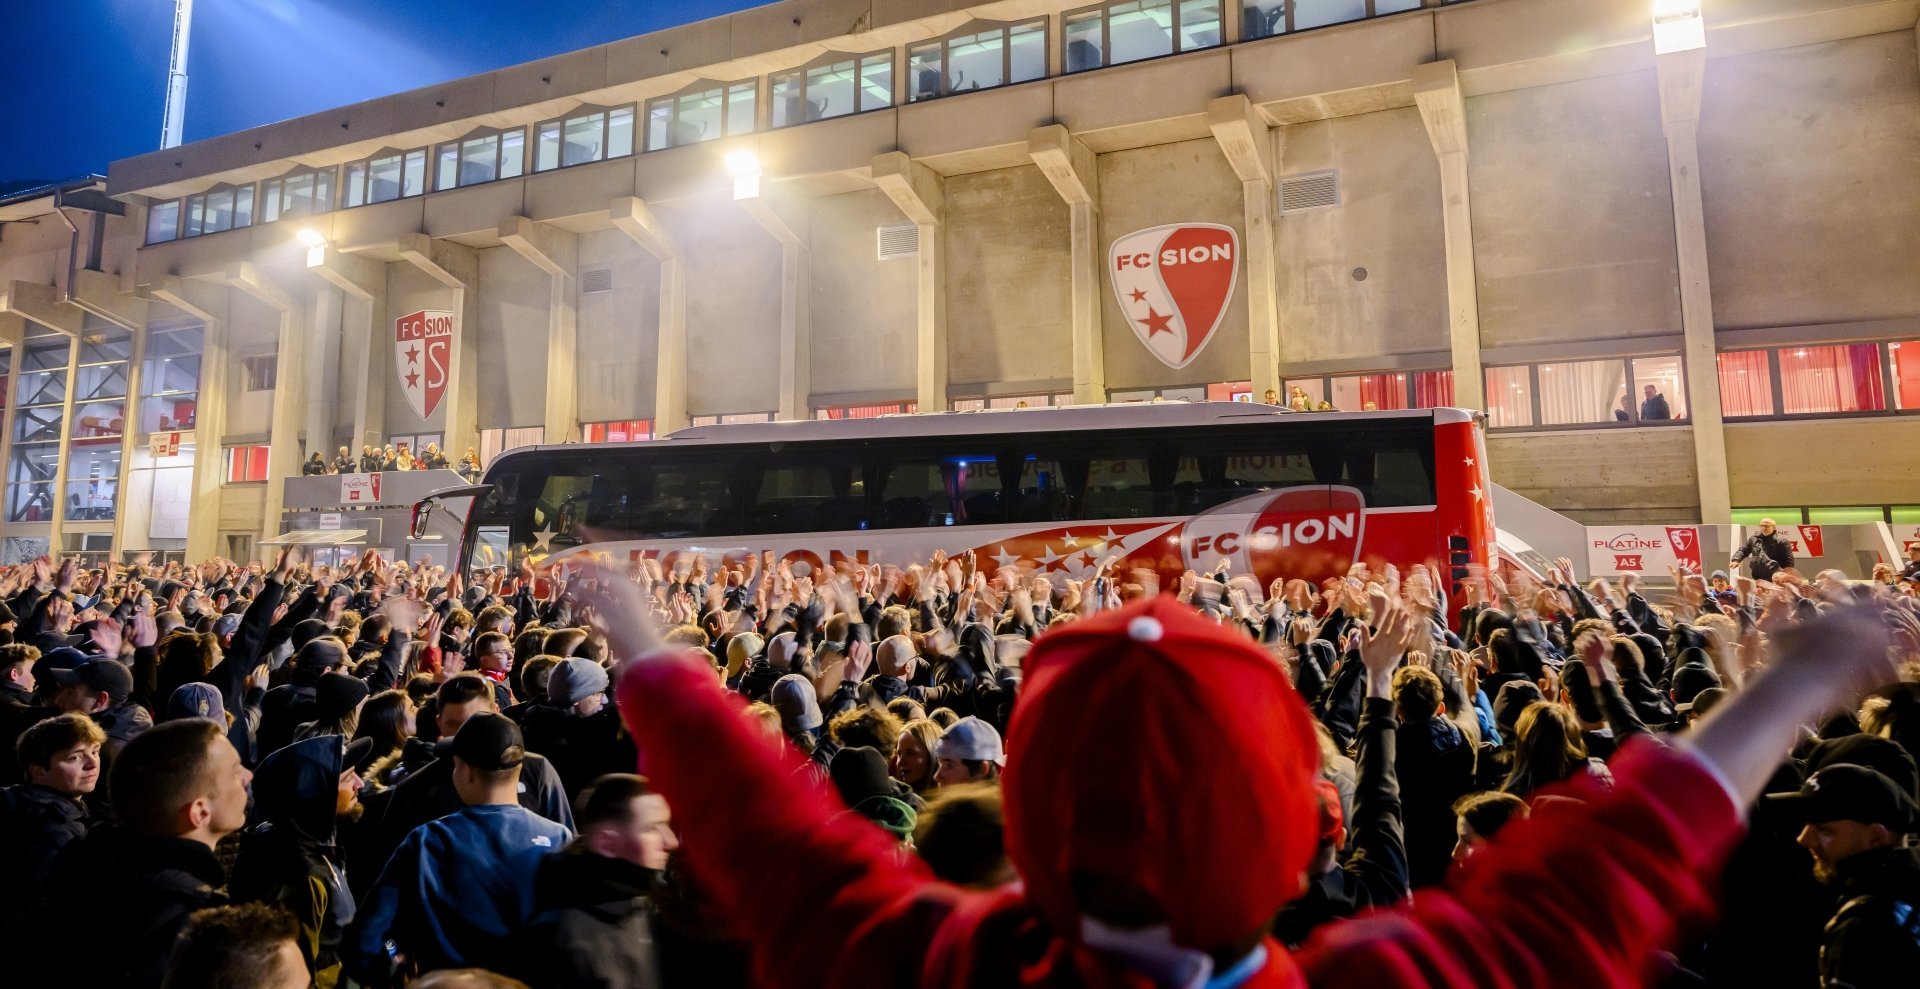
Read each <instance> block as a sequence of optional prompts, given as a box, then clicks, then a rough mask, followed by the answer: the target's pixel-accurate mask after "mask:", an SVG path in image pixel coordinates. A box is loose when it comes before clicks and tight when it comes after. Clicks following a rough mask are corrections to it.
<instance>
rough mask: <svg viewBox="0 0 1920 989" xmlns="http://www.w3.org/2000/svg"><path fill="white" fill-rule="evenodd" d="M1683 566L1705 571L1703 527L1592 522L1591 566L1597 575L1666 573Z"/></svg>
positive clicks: (1589, 556) (1589, 543)
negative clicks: (1701, 539) (1702, 543)
mask: <svg viewBox="0 0 1920 989" xmlns="http://www.w3.org/2000/svg"><path fill="white" fill-rule="evenodd" d="M1670 566H1679V567H1681V568H1683V569H1685V570H1686V571H1687V572H1688V573H1699V572H1701V559H1700V530H1699V529H1698V528H1696V527H1694V526H1690V525H1684V526H1683V525H1590V526H1588V527H1587V567H1588V570H1589V572H1591V573H1592V574H1593V575H1594V576H1597V577H1618V576H1621V575H1624V574H1634V575H1636V576H1642V577H1644V576H1659V577H1664V576H1666V573H1667V568H1668V567H1670Z"/></svg>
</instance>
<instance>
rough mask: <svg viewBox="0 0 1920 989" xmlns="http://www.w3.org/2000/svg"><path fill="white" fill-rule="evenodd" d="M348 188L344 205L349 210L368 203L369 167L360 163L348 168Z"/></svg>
mask: <svg viewBox="0 0 1920 989" xmlns="http://www.w3.org/2000/svg"><path fill="white" fill-rule="evenodd" d="M346 184H347V188H346V197H345V200H344V202H343V205H344V206H346V207H347V208H348V209H352V208H353V207H355V206H359V205H362V204H364V203H365V202H366V201H367V167H366V166H365V165H362V164H360V163H358V162H355V163H354V164H351V165H348V166H347V182H346Z"/></svg>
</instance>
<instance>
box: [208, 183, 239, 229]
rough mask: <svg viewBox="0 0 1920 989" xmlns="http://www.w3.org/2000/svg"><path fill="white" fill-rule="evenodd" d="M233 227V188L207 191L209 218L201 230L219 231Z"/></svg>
mask: <svg viewBox="0 0 1920 989" xmlns="http://www.w3.org/2000/svg"><path fill="white" fill-rule="evenodd" d="M232 229H233V190H232V189H222V190H221V191H219V192H209V193H207V219H206V223H205V225H204V226H202V228H201V231H202V232H203V233H218V232H219V231H222V230H232Z"/></svg>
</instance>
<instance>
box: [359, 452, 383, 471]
mask: <svg viewBox="0 0 1920 989" xmlns="http://www.w3.org/2000/svg"><path fill="white" fill-rule="evenodd" d="M381 464H382V461H381V459H380V455H379V454H377V453H363V454H361V455H360V473H362V474H372V473H374V472H376V471H378V470H379V469H380V467H381Z"/></svg>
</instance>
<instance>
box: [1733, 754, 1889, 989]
mask: <svg viewBox="0 0 1920 989" xmlns="http://www.w3.org/2000/svg"><path fill="white" fill-rule="evenodd" d="M1766 799H1767V802H1768V803H1769V804H1771V805H1772V807H1773V809H1775V810H1778V811H1781V812H1783V814H1784V815H1786V816H1789V817H1791V818H1792V819H1793V820H1794V821H1795V822H1796V823H1800V824H1801V825H1802V827H1801V830H1800V837H1799V839H1798V840H1799V844H1800V846H1801V847H1803V848H1805V849H1807V851H1809V852H1811V853H1812V854H1813V874H1814V878H1816V879H1819V880H1820V881H1821V882H1823V883H1825V884H1827V885H1829V886H1832V887H1834V888H1836V889H1837V890H1838V891H1839V894H1840V897H1839V900H1840V908H1839V909H1838V910H1836V911H1835V912H1834V915H1833V919H1832V920H1829V921H1828V922H1827V926H1826V931H1825V933H1824V935H1823V936H1822V938H1821V944H1820V984H1821V985H1823V986H1849V987H1853V989H1872V987H1879V986H1888V987H1891V986H1896V985H1899V986H1905V985H1911V984H1912V980H1913V974H1914V973H1915V972H1917V971H1920V849H1915V848H1911V847H1907V845H1906V838H1907V836H1908V835H1909V834H1910V833H1911V832H1912V831H1914V829H1915V823H1916V811H1915V806H1914V801H1913V798H1912V796H1911V795H1910V794H1909V793H1907V791H1905V790H1904V789H1902V788H1901V786H1900V784H1898V783H1896V782H1894V781H1893V780H1892V779H1890V778H1888V777H1887V776H1886V774H1884V773H1881V772H1879V771H1878V770H1874V769H1869V768H1867V767H1865V766H1858V765H1852V764H1849V763H1838V764H1834V765H1829V766H1827V767H1826V768H1824V769H1821V770H1820V771H1818V772H1816V773H1814V774H1813V775H1812V776H1809V777H1807V781H1806V782H1805V783H1804V784H1802V785H1801V787H1800V791H1799V792H1798V793H1777V794H1770V795H1768V797H1767V798H1766Z"/></svg>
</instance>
